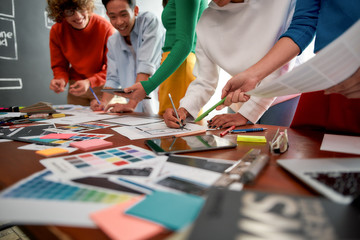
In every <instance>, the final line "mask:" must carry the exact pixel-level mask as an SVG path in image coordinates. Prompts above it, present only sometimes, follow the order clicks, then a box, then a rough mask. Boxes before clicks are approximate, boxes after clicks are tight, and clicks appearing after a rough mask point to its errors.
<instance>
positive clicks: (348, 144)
mask: <svg viewBox="0 0 360 240" xmlns="http://www.w3.org/2000/svg"><path fill="white" fill-rule="evenodd" d="M320 150H322V151H330V152H341V153H352V154H360V137H356V136H345V135H334V134H325V135H324V138H323V141H322V143H321V147H320Z"/></svg>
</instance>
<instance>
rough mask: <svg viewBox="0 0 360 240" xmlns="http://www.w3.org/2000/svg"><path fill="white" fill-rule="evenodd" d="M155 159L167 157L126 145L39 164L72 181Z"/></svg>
mask: <svg viewBox="0 0 360 240" xmlns="http://www.w3.org/2000/svg"><path fill="white" fill-rule="evenodd" d="M155 159H157V160H158V161H159V162H163V161H166V159H167V157H166V156H157V155H155V154H154V153H153V152H151V151H149V150H146V149H143V148H140V147H137V146H134V145H126V146H122V147H115V148H108V149H103V150H98V151H94V152H87V153H81V154H76V155H71V156H64V157H56V158H49V159H43V160H41V161H40V163H41V164H43V165H44V166H45V167H46V168H47V169H48V170H50V171H52V172H53V173H54V174H55V175H56V176H57V177H60V178H63V179H73V178H80V177H84V176H86V175H93V174H102V173H106V172H110V171H116V170H119V169H123V168H129V166H136V164H137V163H139V162H141V161H149V160H155Z"/></svg>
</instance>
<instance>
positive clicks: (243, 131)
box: [231, 128, 267, 133]
mask: <svg viewBox="0 0 360 240" xmlns="http://www.w3.org/2000/svg"><path fill="white" fill-rule="evenodd" d="M266 129H267V128H248V129H236V130H231V133H245V132H261V131H265V130H266Z"/></svg>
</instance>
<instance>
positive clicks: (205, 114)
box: [195, 97, 226, 122]
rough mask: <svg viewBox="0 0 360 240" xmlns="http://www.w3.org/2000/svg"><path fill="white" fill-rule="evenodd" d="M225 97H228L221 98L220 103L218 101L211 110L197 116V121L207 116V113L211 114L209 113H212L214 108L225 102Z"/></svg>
mask: <svg viewBox="0 0 360 240" xmlns="http://www.w3.org/2000/svg"><path fill="white" fill-rule="evenodd" d="M225 98H226V97H224V98H223V99H221V100H220V101H219V102H218V103H216V104H215V105H214V106H212V107H211V108H210V109H209V110H207V111H206V112H204V113H203V114H201V115H200V116H199V117H197V118H196V119H195V122H198V121H200V120H201V119H203V118H204V117H206V116H207V115H209V113H210V112H211V111H212V110H214V109H215V108H216V107H217V106H219V105H221V104H223V103H224V102H225Z"/></svg>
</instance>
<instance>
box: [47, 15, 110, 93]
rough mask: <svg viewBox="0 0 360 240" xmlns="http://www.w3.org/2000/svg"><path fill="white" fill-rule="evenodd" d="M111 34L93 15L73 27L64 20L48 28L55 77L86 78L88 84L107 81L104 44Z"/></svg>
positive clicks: (102, 21)
mask: <svg viewBox="0 0 360 240" xmlns="http://www.w3.org/2000/svg"><path fill="white" fill-rule="evenodd" d="M113 33H114V28H113V27H112V25H111V24H110V23H109V22H108V21H107V20H106V19H104V18H102V17H100V16H98V15H96V14H92V16H91V17H90V21H89V24H88V25H87V26H86V28H84V29H82V30H76V29H74V28H72V27H71V25H70V24H68V23H67V22H66V21H65V20H64V21H63V22H61V23H56V24H54V26H52V28H51V30H50V57H51V68H52V70H53V74H54V78H56V79H59V78H63V79H65V81H66V83H67V82H68V81H69V79H71V80H83V79H89V81H90V84H91V87H98V86H102V85H104V84H105V81H106V62H107V61H106V53H107V47H106V43H107V40H108V38H109V37H110V36H111V35H112V34H113Z"/></svg>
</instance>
